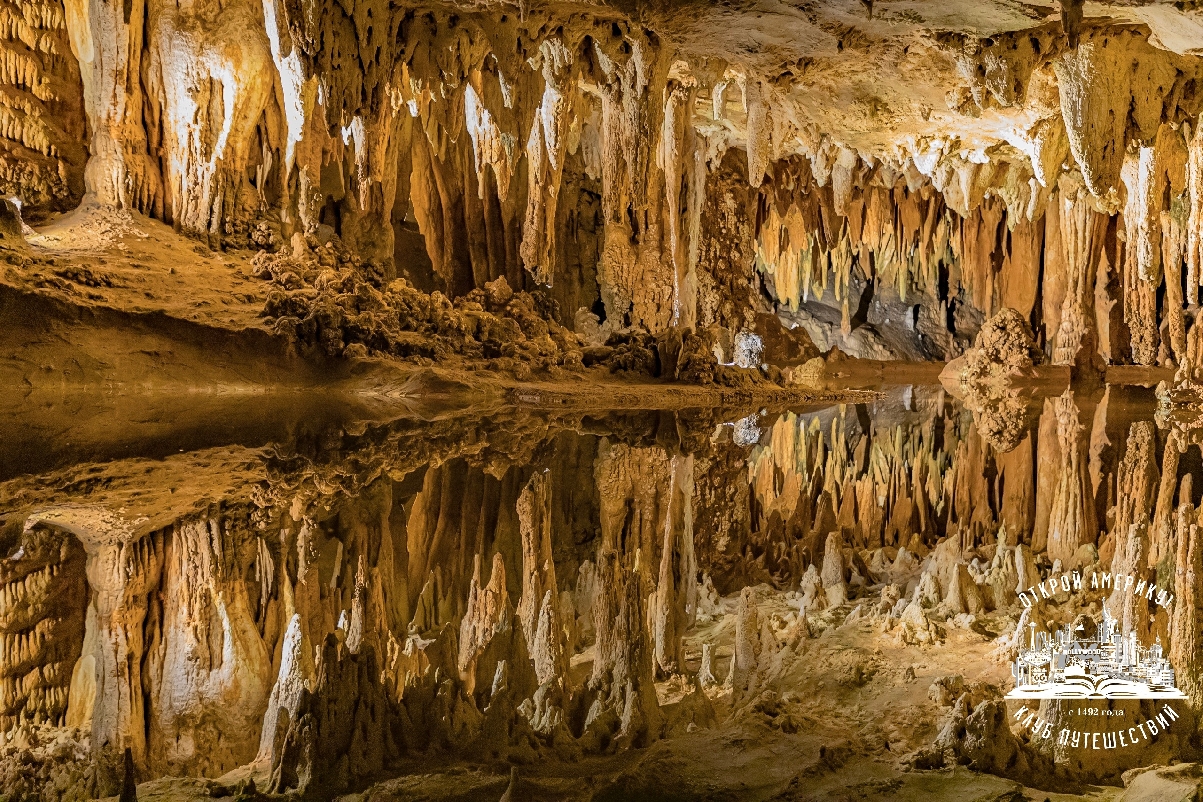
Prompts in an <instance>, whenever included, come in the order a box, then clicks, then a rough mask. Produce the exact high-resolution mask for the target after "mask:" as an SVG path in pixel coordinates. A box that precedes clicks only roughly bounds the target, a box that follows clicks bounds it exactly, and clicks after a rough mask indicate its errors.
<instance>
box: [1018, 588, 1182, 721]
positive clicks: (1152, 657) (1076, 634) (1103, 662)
mask: <svg viewBox="0 0 1203 802" xmlns="http://www.w3.org/2000/svg"><path fill="white" fill-rule="evenodd" d="M1030 626H1031V632H1030V635H1029V638H1028V645H1027V646H1026V647H1020V649H1019V656H1018V657H1017V658H1016V659H1015V664H1014V665H1013V666H1012V667H1011V674H1012V675H1013V676H1014V677H1015V688H1014V690H1012V691H1011V692H1010V693H1008V694H1007V698H1008V699H1185V698H1186V694H1184V693H1183V692H1182V691H1180V690H1178V689H1177V688H1176V687H1174V669H1173V667H1172V666H1171V665H1170V661H1169V659H1168V658H1166V656H1165V654H1164V652H1163V650H1162V648H1161V639H1160V638H1158V640H1157V642H1156V643H1155V644H1154V645H1153V646H1151V647H1149V648H1147V649H1146V648H1145V647H1143V646H1141V645H1140V643H1138V642H1137V640H1136V633H1135V632H1131V633H1129V634H1128V635H1127V636H1125V635H1122V634H1120V632H1119V630H1118V628H1117V627H1116V625H1115V619H1114V618H1112V617H1111V615H1110V614H1109V613H1108V612H1107V609H1106V607H1104V608H1103V621H1102V623H1101V624H1099V625H1098V632H1097V633H1096V635H1095V637H1084V636H1082V634H1081V633H1083V632H1084V631H1085V629H1084V627H1083V626H1082V625H1081V624H1079V625H1078V626H1077V627H1076V628H1075V627H1074V626H1073V624H1066V625H1065V627H1064V628H1063V629H1060V630H1057V631H1055V632H1053V633H1051V636H1050V633H1047V632H1036V625H1035V624H1031V625H1030Z"/></svg>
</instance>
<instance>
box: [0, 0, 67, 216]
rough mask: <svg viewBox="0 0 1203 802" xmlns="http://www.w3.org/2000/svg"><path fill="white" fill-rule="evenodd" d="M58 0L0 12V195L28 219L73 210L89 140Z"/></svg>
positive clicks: (26, 0)
mask: <svg viewBox="0 0 1203 802" xmlns="http://www.w3.org/2000/svg"><path fill="white" fill-rule="evenodd" d="M68 29H69V21H68V17H67V11H66V9H65V8H64V4H63V3H62V2H61V0H22V2H17V3H13V2H8V3H4V4H3V5H2V6H0V65H2V67H0V195H5V196H9V197H17V198H20V199H21V202H22V205H23V212H24V215H25V217H26V218H28V219H30V220H37V219H39V218H40V217H41V216H43V215H45V214H46V213H48V212H64V211H68V210H70V209H73V208H74V207H75V206H76V205H77V204H78V203H79V201H80V199H81V198H82V197H83V194H84V163H85V161H86V160H87V156H88V146H89V140H88V136H87V132H86V128H85V123H84V108H83V103H84V93H83V85H82V83H81V78H80V69H79V62H78V60H77V58H76V56H75V54H74V53H73V52H72V48H71V43H70V39H69V30H68Z"/></svg>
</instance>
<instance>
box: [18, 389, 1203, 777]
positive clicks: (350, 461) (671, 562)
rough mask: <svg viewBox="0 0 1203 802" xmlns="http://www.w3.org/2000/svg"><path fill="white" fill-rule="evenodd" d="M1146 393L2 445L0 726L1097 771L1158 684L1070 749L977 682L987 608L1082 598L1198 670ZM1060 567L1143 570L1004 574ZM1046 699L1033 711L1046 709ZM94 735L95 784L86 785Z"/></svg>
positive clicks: (283, 760)
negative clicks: (1165, 599)
mask: <svg viewBox="0 0 1203 802" xmlns="http://www.w3.org/2000/svg"><path fill="white" fill-rule="evenodd" d="M1153 409H1154V398H1153V394H1152V391H1149V390H1144V389H1140V388H1121V387H1111V388H1108V389H1105V390H1100V391H1099V392H1097V393H1094V394H1090V395H1086V394H1082V393H1078V394H1075V393H1073V392H1072V391H1067V392H1066V393H1064V394H1062V395H1060V396H1054V397H1049V398H1031V397H1021V396H1018V395H1015V396H1009V397H1006V398H1001V399H993V400H987V401H986V402H982V401H981V400H980V399H979V400H977V401H975V402H971V403H970V404H968V405H966V404H963V403H961V402H960V401H958V400H956V399H954V398H952V397H951V396H949V395H948V394H946V393H945V391H944V390H942V389H940V388H936V387H920V386H914V387H903V388H894V389H891V390H889V391H888V392H887V394H886V395H885V396H884V397H882V398H880V399H877V400H873V401H871V402H867V403H864V404H849V405H837V406H831V407H827V408H821V409H796V410H741V409H738V408H733V409H725V410H688V411H676V412H666V411H628V412H622V413H604V414H603V413H583V412H571V411H564V412H558V413H548V412H545V411H544V412H538V411H532V410H526V411H522V410H516V409H500V410H460V411H446V412H444V413H442V414H422V415H417V416H411V417H406V418H402V419H398V420H393V421H389V422H375V423H364V422H360V423H348V422H347V421H346V420H345V419H343V418H341V417H340V416H339V415H338V414H335V413H331V414H326V415H304V414H303V415H298V416H297V417H296V418H295V419H292V420H291V421H290V422H288V423H287V424H286V425H284V426H282V427H280V426H277V427H276V428H274V429H271V430H270V437H269V438H268V439H267V440H266V441H264V440H262V439H261V438H259V439H257V438H258V437H259V436H258V435H257V436H256V437H255V438H248V437H246V436H244V434H243V433H240V432H239V431H237V430H231V431H230V432H228V433H227V435H228V436H226V437H225V438H223V437H222V436H221V434H213V433H210V434H209V436H208V437H207V438H205V439H203V441H197V439H196V435H195V433H192V434H189V435H188V438H191V439H190V440H189V443H190V444H191V445H190V447H188V448H184V447H182V446H181V448H179V449H176V450H175V451H174V453H173V452H172V451H171V449H165V448H164V447H163V446H162V442H163V441H162V439H161V438H160V439H155V440H154V443H156V445H154V446H153V447H150V446H148V447H146V449H145V453H138V447H137V443H134V444H133V445H130V444H129V443H122V444H120V447H119V448H116V449H115V450H114V451H110V452H106V451H105V449H104V448H103V447H101V446H93V447H90V448H89V449H87V450H85V451H83V452H78V451H71V450H70V449H64V450H62V451H61V452H60V453H59V456H58V457H56V458H55V459H54V460H52V461H50V462H48V463H34V464H32V465H30V466H29V467H28V468H27V469H25V470H22V469H21V466H20V465H19V464H18V462H17V461H15V460H14V461H10V462H9V463H8V464H9V465H10V466H11V467H10V469H9V472H8V474H6V476H7V478H6V480H5V481H4V482H3V483H2V484H0V529H2V531H3V537H4V540H5V547H6V552H7V554H8V557H7V559H5V560H4V561H3V562H2V563H0V582H2V583H3V586H2V591H0V634H2V637H3V647H4V648H3V650H2V657H0V699H2V700H3V708H2V709H0V728H2V729H3V730H5V731H9V732H10V733H11V734H10V738H12V739H15V742H17V743H26V742H28V740H29V739H30V737H31V735H30V733H31V732H33V731H35V730H36V731H37V732H41V733H43V734H42V735H41V736H39V737H43V738H45V737H48V736H46V735H45V733H46V732H47V730H46V727H58V728H69V729H63V730H61V731H56V732H60V733H69V737H70V738H72V739H75V742H79V743H83V742H87V744H88V745H90V747H91V748H92V749H93V752H94V753H95V754H97V755H102V756H103V755H109V756H111V755H114V754H117V755H119V754H121V753H122V752H123V751H124V750H125V749H127V748H128V749H129V750H130V753H131V755H132V758H133V761H134V764H135V766H136V770H137V772H139V774H140V776H141V778H143V779H149V778H152V777H160V776H168V775H173V776H186V775H191V776H197V775H201V776H209V777H218V776H221V775H227V773H229V772H233V773H232V774H228V775H227V780H229V781H230V782H235V781H245V780H246V779H247V778H250V777H254V778H255V779H256V783H257V786H258V787H259V788H260V789H265V788H270V789H272V790H274V791H284V790H287V789H289V788H298V787H306V786H308V788H309V789H310V792H311V793H315V794H318V795H319V796H320V795H321V794H323V793H334V792H336V791H341V790H345V789H348V788H353V787H362V786H365V785H367V784H368V783H370V782H373V781H376V780H383V779H384V778H388V777H394V776H397V775H399V774H409V773H412V772H413V771H414V766H413V764H412V763H411V762H410V761H412V760H414V759H415V757H416V756H420V755H435V754H437V755H441V756H443V758H441V759H446V758H447V756H453V757H455V758H456V759H463V760H467V761H471V762H473V763H481V762H482V761H483V763H484V765H495V764H494V763H492V761H503V762H508V763H516V764H520V765H527V764H531V763H532V762H534V761H536V760H540V761H542V762H543V763H547V762H548V761H550V762H552V763H555V762H565V761H566V762H569V763H575V762H577V761H581V760H597V759H600V758H596V757H593V756H599V755H612V756H614V757H613V758H612V760H611V762H608V763H606V762H603V763H591V764H580V766H581V767H580V768H579V769H578V770H575V771H574V772H572V774H573V777H574V778H575V779H574V780H573V781H572V782H567V784H565V782H566V781H562V778H561V780H556V781H555V782H559V783H560V785H556V784H555V782H552V780H551V779H549V778H548V771H549V770H544V773H543V775H540V773H539V771H540V770H538V769H534V768H532V769H529V770H525V769H524V771H529V772H530V773H531V774H532V779H530V780H529V782H530V783H532V784H531V785H529V786H528V787H527V791H529V793H530V796H531V798H541V797H540V794H551V795H552V796H554V794H555V793H559V794H561V796H559V797H555V798H564V796H563V794H568V795H569V796H571V794H570V793H569V791H571V790H572V789H576V790H577V791H579V790H580V789H581V788H585V787H589V788H593V789H594V790H596V788H597V787H601V788H603V789H609V790H608V791H606V792H605V793H611V794H618V796H616V797H615V798H622V794H627V795H631V794H634V795H639V794H656V793H663V792H664V789H666V788H677V789H685V790H686V791H689V792H690V793H699V794H700V793H702V789H704V788H711V789H713V788H715V787H726V786H723V783H726V782H732V781H730V780H727V779H722V778H721V777H719V776H718V775H716V774H715V772H716V771H717V770H718V769H717V768H716V766H718V767H721V765H725V764H726V763H727V762H731V761H738V762H739V765H741V766H742V767H743V768H742V769H741V771H743V772H744V773H745V774H746V776H745V777H744V778H743V779H741V780H740V782H745V783H746V782H753V781H749V780H748V779H747V778H748V777H754V778H755V779H754V782H753V785H755V787H757V788H761V789H763V790H765V792H766V793H767V792H768V791H773V789H776V790H775V791H773V792H774V793H776V792H783V791H784V790H785V789H788V788H789V787H790V783H791V782H793V783H795V784H796V782H797V778H798V777H799V776H803V775H800V774H799V772H800V771H802V772H803V774H805V772H806V771H810V772H812V774H813V773H814V772H819V774H821V775H822V776H823V777H825V778H826V779H825V780H824V782H828V783H829V784H830V785H831V787H832V788H835V787H843V786H844V785H847V784H850V783H852V782H853V778H855V777H856V776H860V775H861V774H863V772H865V771H868V770H869V767H876V768H873V769H872V770H873V772H876V774H874V776H877V775H878V774H882V773H883V772H884V775H883V776H885V775H889V776H891V777H893V776H895V775H897V776H902V775H901V774H900V773H899V772H901V769H902V768H920V769H922V768H932V767H937V766H941V765H946V764H954V763H958V762H959V763H972V764H973V765H974V767H975V768H977V769H978V770H980V771H987V772H992V773H994V774H999V775H1002V776H1007V777H1012V778H1015V779H1018V780H1021V781H1023V782H1026V783H1029V784H1034V785H1039V786H1041V787H1062V786H1066V787H1068V786H1072V785H1073V784H1074V783H1078V782H1082V781H1098V780H1104V781H1115V780H1116V779H1117V778H1118V774H1119V772H1121V771H1123V770H1125V769H1127V768H1130V767H1132V766H1134V765H1147V764H1149V763H1152V762H1156V761H1158V760H1160V761H1161V762H1165V760H1166V759H1168V758H1170V757H1180V756H1183V755H1185V754H1186V751H1185V750H1186V743H1187V740H1188V738H1187V735H1189V734H1190V733H1193V727H1194V724H1193V721H1194V719H1193V713H1192V712H1191V711H1192V710H1193V704H1194V703H1193V702H1188V703H1186V704H1185V705H1182V706H1181V711H1182V714H1183V716H1184V718H1185V719H1186V720H1187V723H1183V724H1182V725H1181V726H1180V727H1178V728H1175V729H1171V730H1170V731H1168V732H1163V733H1161V735H1160V736H1158V737H1154V738H1152V739H1147V740H1145V741H1142V744H1141V746H1140V747H1139V748H1135V749H1131V750H1127V751H1125V752H1122V753H1121V752H1119V751H1116V752H1114V753H1108V755H1107V756H1106V757H1105V759H1103V758H1098V757H1097V756H1094V755H1089V754H1084V753H1082V752H1081V750H1080V749H1079V750H1078V751H1076V752H1075V751H1074V750H1073V749H1072V748H1070V747H1068V746H1064V745H1058V744H1057V743H1056V741H1055V738H1054V739H1048V738H1043V737H1041V733H1040V732H1037V731H1034V730H1032V728H1031V727H1030V726H1029V727H1027V728H1026V729H1025V728H1024V726H1023V725H1024V723H1025V722H1023V721H1012V714H1013V711H1011V710H1009V709H1008V707H1007V705H1006V703H1004V702H1003V701H1002V699H1001V696H1002V694H1003V693H1005V692H1006V690H1008V689H1009V687H1010V685H1009V683H1010V661H1011V660H1013V659H1014V656H1015V654H1016V653H1017V652H1018V649H1019V647H1020V645H1022V644H1021V642H1020V641H1019V640H1017V638H1019V637H1020V636H1022V635H1023V634H1024V632H1025V631H1027V630H1028V629H1030V628H1032V627H1033V626H1034V627H1036V628H1038V629H1039V631H1041V632H1048V631H1051V630H1053V629H1056V628H1059V627H1061V626H1063V625H1064V624H1066V623H1069V622H1071V621H1074V620H1075V619H1076V618H1077V617H1078V616H1081V615H1086V616H1088V617H1091V618H1092V619H1098V618H1100V613H1101V609H1102V606H1103V605H1104V604H1105V605H1107V606H1108V609H1109V611H1110V613H1111V614H1112V615H1113V616H1114V617H1115V619H1116V620H1117V621H1119V622H1120V624H1121V626H1122V627H1124V631H1125V632H1129V631H1134V632H1136V633H1137V635H1138V637H1140V638H1141V639H1142V641H1144V640H1148V641H1149V642H1152V640H1153V639H1156V638H1160V639H1161V642H1162V643H1163V644H1166V647H1167V653H1168V654H1169V656H1170V659H1171V661H1172V662H1173V664H1174V668H1175V670H1176V672H1177V675H1178V678H1179V687H1180V688H1182V690H1183V691H1184V692H1185V693H1186V694H1187V695H1188V696H1189V697H1190V698H1191V699H1195V698H1198V697H1199V693H1200V692H1201V690H1203V689H1201V688H1200V680H1199V677H1200V670H1199V667H1198V647H1197V645H1196V639H1197V632H1198V623H1199V622H1198V621H1197V613H1196V609H1197V606H1198V604H1197V599H1198V589H1197V587H1196V579H1195V577H1196V576H1198V575H1200V573H1203V566H1200V567H1199V570H1196V569H1195V565H1196V562H1203V555H1200V554H1198V553H1197V550H1196V549H1195V548H1194V542H1195V538H1194V537H1193V535H1194V531H1195V528H1196V527H1197V526H1198V524H1199V514H1198V509H1197V507H1196V506H1195V505H1197V504H1198V502H1199V495H1198V491H1199V490H1203V488H1195V487H1194V485H1195V484H1197V483H1195V482H1193V480H1192V476H1193V475H1194V474H1196V473H1197V472H1198V471H1199V468H1200V455H1199V451H1198V449H1197V448H1193V447H1192V448H1187V447H1186V446H1185V443H1187V442H1189V439H1188V438H1186V437H1184V436H1182V435H1181V434H1180V433H1175V432H1176V431H1177V430H1175V429H1171V428H1168V427H1167V428H1159V427H1158V426H1157V425H1156V424H1155V423H1154V421H1153ZM359 412H362V410H359ZM1181 428H1182V426H1181V425H1180V426H1179V429H1181ZM256 432H259V433H261V432H262V429H260V428H257V429H256ZM1073 570H1077V571H1079V572H1080V573H1081V574H1082V575H1085V576H1087V577H1089V576H1091V575H1093V574H1094V573H1101V572H1104V571H1105V572H1108V573H1109V574H1110V575H1116V574H1124V575H1131V576H1136V577H1139V578H1140V579H1142V580H1143V581H1144V582H1146V583H1147V584H1148V585H1149V586H1150V587H1153V586H1155V587H1157V588H1159V589H1165V590H1167V591H1168V592H1170V593H1172V594H1174V596H1175V597H1176V599H1177V600H1178V602H1177V604H1176V605H1173V606H1159V605H1158V604H1157V602H1156V601H1155V600H1152V601H1150V600H1148V599H1145V598H1144V597H1139V598H1135V599H1134V598H1132V595H1131V594H1127V595H1121V594H1116V593H1110V592H1103V591H1101V590H1100V591H1090V590H1089V589H1088V590H1087V591H1084V592H1083V593H1081V594H1066V593H1063V592H1061V591H1060V590H1054V591H1053V592H1051V593H1047V592H1044V591H1043V590H1042V591H1039V592H1033V589H1034V588H1036V587H1037V586H1041V584H1042V583H1043V582H1044V581H1045V580H1046V579H1047V578H1049V577H1056V576H1060V575H1062V574H1063V573H1064V572H1067V571H1073ZM1087 584H1089V583H1087ZM1025 592H1028V593H1031V594H1032V598H1034V599H1035V600H1036V604H1035V606H1033V607H1031V609H1029V608H1028V603H1027V601H1026V599H1025V597H1024V596H1023V594H1025ZM1041 594H1043V596H1042V595H1041ZM1057 704H1058V703H1055V702H1051V703H1046V704H1044V705H1042V706H1041V708H1040V713H1041V717H1042V718H1041V720H1042V721H1044V722H1065V721H1067V719H1066V717H1067V716H1069V715H1070V713H1069V712H1067V711H1068V709H1062V708H1060V707H1057ZM1108 704H1109V705H1110V709H1116V710H1127V711H1128V715H1129V716H1136V715H1139V714H1140V710H1141V706H1140V705H1141V703H1139V702H1116V703H1108ZM1124 705H1127V706H1128V707H1126V708H1125V707H1124ZM1012 707H1015V705H1012ZM1095 723H1096V724H1097V722H1095ZM1066 726H1067V727H1068V726H1069V724H1066ZM1073 726H1074V727H1075V728H1076V730H1075V731H1078V730H1084V729H1089V727H1088V726H1087V725H1085V724H1082V722H1076V723H1074V724H1073ZM1054 729H1056V728H1054ZM56 737H58V736H56ZM62 737H68V736H65V735H64V736H62ZM748 739H751V741H748ZM626 747H652V748H651V749H650V750H648V751H647V752H640V753H629V752H627V751H626V750H625V748H626ZM782 749H788V750H790V751H789V753H790V754H793V755H795V756H797V760H792V761H790V762H789V763H788V764H783V763H782V761H780V760H779V758H778V757H776V755H778V754H779V753H780V751H781V750H782ZM631 754H639V755H642V757H639V758H632V757H629V755H631ZM623 755H627V756H628V757H620V756H623ZM666 755H667V756H668V757H666ZM669 758H671V760H670V763H671V767H672V768H671V770H666V769H664V766H663V763H662V761H664V760H665V759H669ZM105 759H107V760H110V763H111V762H112V760H113V759H112V758H111V757H110V758H105ZM47 760H50V758H47ZM98 760H99V758H98ZM97 765H99V764H97V763H96V761H94V762H93V767H92V768H91V769H88V771H91V772H92V774H91V775H89V776H90V777H91V779H90V780H89V781H90V782H92V783H93V785H94V786H95V787H96V789H97V790H98V791H100V790H104V788H103V786H104V785H105V783H109V785H110V786H111V785H112V784H113V783H115V782H118V780H119V778H117V777H116V776H115V775H113V773H112V772H111V771H110V772H109V774H105V772H104V771H103V770H102V769H103V766H102V767H101V768H97V767H96V766H97ZM883 766H884V767H885V768H882V767H883ZM807 767H809V768H807ZM816 767H817V768H816ZM80 771H84V769H83V768H81V769H80ZM499 772H500V774H502V775H508V772H506V771H503V770H501V769H495V770H494V769H490V770H488V771H486V772H484V773H483V774H480V775H479V776H478V777H477V779H478V780H479V782H480V783H481V784H482V785H481V787H482V788H483V787H492V786H489V783H493V782H495V781H496V780H497V776H498V773H499ZM590 775H594V776H595V779H594V780H592V781H589V782H588V783H586V782H585V779H584V778H585V777H587V776H590ZM474 776H475V775H474ZM807 776H811V775H807ZM599 778H600V779H599ZM883 781H884V780H883ZM906 781H907V782H910V780H906ZM396 782H401V781H399V780H397V781H394V783H396ZM891 782H893V780H891ZM898 782H902V780H898ZM540 783H542V784H540ZM574 783H575V784H574ZM581 783H585V785H581ZM707 783H710V785H706V784H707ZM716 783H717V785H715V784H716ZM599 784H600V786H599ZM388 787H390V786H387V783H386V784H385V785H383V786H380V789H384V790H380V793H381V794H384V793H385V792H386V791H387V789H388ZM396 787H400V786H396ZM407 787H408V786H407ZM549 789H550V790H549ZM555 789H559V790H555ZM566 789H567V790H566ZM690 789H692V790H690ZM112 790H113V789H112V788H111V787H110V788H109V791H112ZM378 790H379V789H378ZM411 790H412V789H411ZM553 791H554V793H553ZM684 792H685V791H682V793H684ZM389 793H391V792H389ZM399 793H400V792H398V794H399ZM407 793H409V792H408V791H407ZM581 793H584V792H583V791H581ZM589 793H590V794H592V793H593V791H589ZM703 795H704V794H703ZM604 796H605V794H604V793H603V797H604ZM380 798H393V797H389V796H387V795H385V796H381V797H380ZM396 798H406V797H404V796H403V795H402V796H397V797H396ZM549 798H551V797H549Z"/></svg>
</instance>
